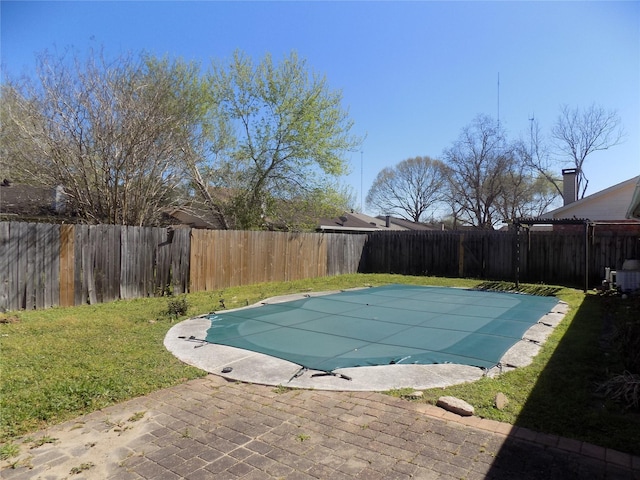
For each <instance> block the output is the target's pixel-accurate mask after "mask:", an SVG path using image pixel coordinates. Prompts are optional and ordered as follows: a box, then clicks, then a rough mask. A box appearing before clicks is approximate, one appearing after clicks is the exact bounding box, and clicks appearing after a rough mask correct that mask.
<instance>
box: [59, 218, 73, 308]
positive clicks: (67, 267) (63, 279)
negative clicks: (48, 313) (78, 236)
mask: <svg viewBox="0 0 640 480" xmlns="http://www.w3.org/2000/svg"><path fill="white" fill-rule="evenodd" d="M74 230H75V227H74V226H73V225H61V226H60V287H59V288H60V305H61V306H63V307H72V306H73V305H75V301H74V282H73V279H74V258H75V257H74V240H75V236H74Z"/></svg>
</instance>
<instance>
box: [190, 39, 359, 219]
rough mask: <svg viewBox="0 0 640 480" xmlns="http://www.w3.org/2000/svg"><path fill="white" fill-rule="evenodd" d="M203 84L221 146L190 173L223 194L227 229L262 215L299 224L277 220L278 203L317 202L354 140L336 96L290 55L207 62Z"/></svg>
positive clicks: (282, 212)
mask: <svg viewBox="0 0 640 480" xmlns="http://www.w3.org/2000/svg"><path fill="white" fill-rule="evenodd" d="M208 87H209V88H210V99H209V104H208V105H209V118H210V119H215V120H216V122H218V123H216V124H215V125H214V126H213V127H212V128H210V129H209V130H210V132H211V133H215V132H216V131H217V130H219V129H220V128H221V126H222V125H224V128H225V131H226V132H227V133H228V136H227V137H226V138H227V141H226V142H225V146H224V148H221V149H220V150H219V151H217V152H216V154H215V155H213V156H209V157H202V159H201V161H200V163H199V164H198V165H197V166H196V168H195V170H194V176H196V177H197V176H199V177H200V179H201V180H202V184H203V185H205V186H216V187H222V188H224V189H225V191H226V192H228V193H229V198H228V199H227V201H226V204H225V205H226V206H225V212H226V213H225V215H226V218H227V219H228V221H229V224H230V226H234V227H236V228H265V227H266V226H267V225H268V223H269V219H278V221H280V222H284V223H287V224H290V225H294V224H296V223H299V219H296V216H294V215H289V216H288V218H284V217H285V212H286V211H287V209H280V211H278V209H279V207H280V206H282V205H285V204H287V203H289V204H291V202H295V201H298V202H299V201H301V200H302V201H304V200H305V199H312V198H313V199H316V200H317V198H318V192H321V191H323V189H324V188H325V186H326V185H334V184H336V183H337V179H338V178H339V177H340V176H341V175H344V174H345V173H347V167H348V164H347V162H346V161H345V159H344V154H345V153H346V152H347V151H351V150H354V149H355V148H356V147H357V146H358V145H359V144H360V143H361V140H360V139H359V138H357V137H355V136H353V135H352V134H351V133H350V131H351V129H352V126H353V122H352V121H351V120H350V119H349V116H348V114H347V112H346V110H344V109H343V108H342V105H341V103H342V95H341V93H340V92H338V91H333V90H331V89H330V88H329V86H328V84H327V81H326V79H325V78H324V77H321V76H318V75H316V74H314V73H312V72H310V71H309V69H308V68H307V65H306V63H305V61H303V60H301V59H299V58H298V57H297V55H296V54H295V53H292V54H291V55H290V56H289V57H288V58H285V59H284V60H283V61H282V62H280V63H274V61H273V59H272V58H271V56H270V55H267V56H266V57H265V58H264V59H263V60H262V61H260V62H259V63H257V64H255V63H254V62H253V61H252V60H251V59H250V58H249V57H247V56H246V55H244V54H243V53H241V52H239V51H238V52H235V54H234V55H233V58H232V59H231V61H230V62H229V63H228V64H224V63H221V62H214V63H213V65H212V70H211V72H210V74H209V75H208ZM216 125H217V126H216ZM337 192H339V190H335V189H334V190H333V191H332V192H331V195H332V196H333V195H335V194H336V193H337ZM295 213H296V215H297V217H299V216H300V211H299V210H298V211H297V212H295Z"/></svg>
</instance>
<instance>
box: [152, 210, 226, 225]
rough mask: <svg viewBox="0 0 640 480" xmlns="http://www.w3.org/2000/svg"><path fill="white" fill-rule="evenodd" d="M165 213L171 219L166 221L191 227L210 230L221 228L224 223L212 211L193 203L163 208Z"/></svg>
mask: <svg viewBox="0 0 640 480" xmlns="http://www.w3.org/2000/svg"><path fill="white" fill-rule="evenodd" d="M163 213H164V214H165V215H166V216H167V217H169V218H170V219H171V220H170V221H169V222H166V223H173V224H177V225H184V226H188V227H191V228H206V229H209V230H221V229H223V225H222V223H221V222H220V219H219V218H217V217H216V216H215V215H214V214H213V213H212V212H211V211H209V210H206V209H204V208H198V207H194V206H191V205H183V206H180V207H171V208H166V209H164V210H163Z"/></svg>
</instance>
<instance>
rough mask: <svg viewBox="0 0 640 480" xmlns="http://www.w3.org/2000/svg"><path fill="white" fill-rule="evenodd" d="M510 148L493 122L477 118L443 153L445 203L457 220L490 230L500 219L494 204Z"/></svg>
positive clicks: (508, 165)
mask: <svg viewBox="0 0 640 480" xmlns="http://www.w3.org/2000/svg"><path fill="white" fill-rule="evenodd" d="M512 153H513V152H512V151H511V147H509V146H507V145H506V144H505V138H504V135H503V132H502V131H501V130H500V128H499V127H498V124H497V122H496V121H495V120H493V119H491V118H490V117H488V116H486V115H479V116H478V117H476V118H475V119H474V120H473V121H472V123H471V124H470V125H468V126H467V127H465V128H464V129H463V130H462V133H461V134H460V137H459V139H458V140H457V141H456V142H455V143H454V144H453V146H452V147H451V148H450V149H448V150H446V151H445V153H444V160H445V163H446V165H447V175H448V180H449V200H450V201H449V203H450V204H451V205H453V206H454V207H453V210H454V211H458V212H459V213H458V216H457V220H460V221H462V222H463V223H466V224H468V225H473V226H476V227H479V228H483V229H491V228H493V227H494V226H495V225H496V224H497V223H499V222H500V221H501V220H502V219H501V218H498V215H497V203H498V200H499V198H500V196H501V195H502V194H503V193H504V191H505V182H504V175H505V173H506V172H508V171H509V170H510V169H511V165H512V163H513V156H512Z"/></svg>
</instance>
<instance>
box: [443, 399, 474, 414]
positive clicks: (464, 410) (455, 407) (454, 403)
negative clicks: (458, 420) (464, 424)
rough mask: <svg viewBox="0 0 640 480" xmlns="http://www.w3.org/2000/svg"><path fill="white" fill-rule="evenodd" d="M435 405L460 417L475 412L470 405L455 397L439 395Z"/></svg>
mask: <svg viewBox="0 0 640 480" xmlns="http://www.w3.org/2000/svg"><path fill="white" fill-rule="evenodd" d="M436 405H437V406H438V407H440V408H444V409H445V410H447V411H449V412H452V413H455V414H457V415H460V416H462V417H470V416H471V415H473V414H474V413H475V409H474V408H473V406H472V405H469V404H468V403H467V402H465V401H464V400H461V399H459V398H456V397H440V398H439V399H438V403H436Z"/></svg>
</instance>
